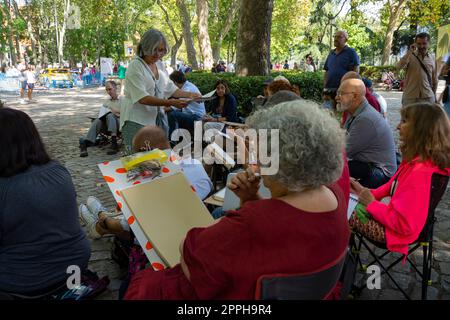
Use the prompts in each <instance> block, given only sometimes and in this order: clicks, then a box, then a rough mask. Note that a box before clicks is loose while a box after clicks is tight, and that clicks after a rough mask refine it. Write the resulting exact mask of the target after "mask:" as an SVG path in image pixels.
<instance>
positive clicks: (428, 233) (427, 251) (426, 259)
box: [351, 173, 449, 300]
mask: <svg viewBox="0 0 450 320" xmlns="http://www.w3.org/2000/svg"><path fill="white" fill-rule="evenodd" d="M448 180H449V177H448V176H444V175H441V174H437V173H434V174H433V175H432V178H431V189H430V204H429V207H428V216H427V220H426V222H425V225H424V227H423V229H422V231H421V233H420V234H419V237H418V238H417V240H416V241H414V242H413V243H411V244H410V246H411V248H410V249H409V250H408V255H407V257H406V260H407V261H408V262H409V263H410V264H411V266H412V267H413V269H414V270H415V271H416V272H417V273H418V274H419V276H420V278H421V279H422V300H426V299H427V291H428V286H429V285H431V280H430V278H431V265H432V260H433V230H434V223H435V222H436V218H435V214H434V213H435V209H436V207H437V205H438V203H439V201H440V200H441V198H442V196H443V195H444V193H445V190H446V188H447V184H448ZM355 238H357V239H358V244H357V243H356V241H355ZM367 242H370V243H371V244H373V245H374V246H375V247H377V248H381V249H385V250H386V251H385V252H384V253H383V254H381V255H377V254H375V252H374V251H373V250H372V249H371V248H370V247H369V245H368V243H367ZM361 246H364V247H365V248H366V249H367V251H368V252H369V254H370V255H371V256H372V258H373V259H374V260H373V261H371V262H370V263H368V264H367V265H364V264H363V263H362V261H361V259H360V256H359V255H360V252H361ZM351 247H352V250H353V252H354V253H355V254H356V256H357V263H358V265H359V266H360V267H361V269H362V270H365V269H367V267H369V266H371V265H373V264H375V263H377V264H378V265H379V266H380V267H381V268H382V269H383V271H382V274H386V275H387V276H388V277H389V278H390V279H391V281H392V282H393V283H394V285H395V286H396V287H397V288H398V289H399V290H400V291H401V292H402V294H403V295H404V296H405V298H406V299H407V300H411V298H410V297H409V296H408V294H407V293H406V292H405V290H403V288H401V286H400V285H399V284H398V283H397V281H395V279H394V277H393V276H392V275H391V274H390V273H389V270H390V269H392V268H393V267H394V266H395V265H397V264H398V263H399V262H400V261H402V260H403V258H404V256H402V257H400V258H398V259H397V260H395V261H394V262H392V263H391V264H390V265H389V266H387V267H386V266H385V265H383V263H382V262H381V260H382V259H383V258H384V257H385V256H387V255H388V254H389V253H391V252H390V251H389V250H387V247H386V244H385V243H380V242H376V241H373V240H371V239H369V238H366V237H365V236H363V235H362V234H360V233H359V232H356V231H354V232H353V234H352V238H351ZM420 247H422V250H423V265H422V271H420V270H419V268H418V267H417V266H416V265H415V263H414V262H413V261H411V259H410V258H409V257H410V255H411V254H412V253H413V252H415V251H416V250H417V249H418V248H420ZM356 288H357V289H359V290H360V291H361V290H362V289H364V287H359V288H358V287H356Z"/></svg>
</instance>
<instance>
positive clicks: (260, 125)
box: [247, 100, 345, 191]
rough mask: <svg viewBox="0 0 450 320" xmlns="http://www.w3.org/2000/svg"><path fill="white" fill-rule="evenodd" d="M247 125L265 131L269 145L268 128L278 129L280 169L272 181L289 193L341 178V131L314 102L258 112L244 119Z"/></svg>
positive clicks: (286, 104) (285, 103) (278, 106)
mask: <svg viewBox="0 0 450 320" xmlns="http://www.w3.org/2000/svg"><path fill="white" fill-rule="evenodd" d="M247 125H248V126H249V127H250V128H253V129H268V134H267V135H268V140H269V141H267V145H268V146H270V145H271V142H270V139H271V138H270V137H271V135H270V129H279V146H278V147H279V170H278V172H277V173H276V174H275V175H273V176H272V177H271V178H272V179H274V180H276V181H278V182H279V183H281V184H283V185H284V186H285V187H286V188H288V189H289V190H293V191H300V190H305V189H312V188H317V187H319V186H321V185H327V184H330V183H332V182H335V181H336V180H338V178H339V177H340V176H341V174H342V169H343V165H344V159H343V152H344V148H345V135H344V131H343V130H342V129H341V128H340V126H339V123H338V121H337V120H336V119H334V118H333V117H332V116H331V115H330V114H329V113H328V112H327V111H325V110H323V109H322V108H321V107H320V106H319V105H318V104H316V103H315V102H312V101H309V100H295V101H289V102H283V103H280V104H277V105H275V106H273V107H270V108H267V109H261V110H258V111H256V112H255V113H254V114H253V115H252V116H250V117H249V118H248V119H247ZM259 143H261V142H259Z"/></svg>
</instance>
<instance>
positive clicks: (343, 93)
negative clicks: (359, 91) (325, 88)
mask: <svg viewBox="0 0 450 320" xmlns="http://www.w3.org/2000/svg"><path fill="white" fill-rule="evenodd" d="M351 93H355V92H354V91H351V92H341V91H338V92H337V93H336V97H341V96H344V95H346V94H351Z"/></svg>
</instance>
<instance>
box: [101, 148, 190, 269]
mask: <svg viewBox="0 0 450 320" xmlns="http://www.w3.org/2000/svg"><path fill="white" fill-rule="evenodd" d="M166 153H167V154H168V159H172V160H175V158H174V156H172V157H171V158H170V151H166ZM97 166H98V167H99V169H100V171H101V173H102V175H103V179H104V180H105V181H106V183H107V185H108V187H109V189H110V191H111V193H112V195H113V196H114V199H115V200H116V204H117V207H118V208H121V210H122V213H123V215H124V217H125V219H126V221H127V223H128V224H129V225H130V228H131V230H133V233H134V234H135V236H136V239H137V240H138V242H139V244H140V245H141V247H142V248H143V249H144V252H145V254H146V256H147V258H148V260H149V261H150V263H151V264H152V266H153V268H154V269H155V270H161V269H164V268H165V267H166V264H165V263H164V262H163V260H162V259H161V258H160V257H159V256H158V254H157V252H156V251H155V249H154V248H153V246H152V245H151V242H150V241H149V239H147V237H146V236H145V234H144V232H143V231H142V229H141V228H140V226H139V224H138V223H137V221H136V219H135V217H134V216H133V215H132V214H131V211H130V209H129V208H128V206H127V204H126V202H125V201H124V199H123V197H122V195H121V193H120V192H121V190H123V189H126V188H130V187H136V186H139V185H141V184H145V183H151V182H152V181H155V180H158V179H160V178H161V177H167V176H171V175H173V174H176V173H178V172H181V169H180V166H179V165H178V162H177V161H167V162H166V163H164V164H163V165H162V169H161V175H160V176H159V177H156V178H154V179H151V178H149V179H136V180H132V181H128V179H127V170H126V169H125V168H124V167H123V164H122V162H121V161H120V160H115V161H108V162H102V163H99V164H98V165H97Z"/></svg>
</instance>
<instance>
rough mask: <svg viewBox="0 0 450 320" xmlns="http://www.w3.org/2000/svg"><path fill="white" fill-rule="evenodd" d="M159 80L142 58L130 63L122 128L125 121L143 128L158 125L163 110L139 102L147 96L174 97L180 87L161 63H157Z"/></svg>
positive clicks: (122, 109) (122, 113)
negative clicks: (157, 117)
mask: <svg viewBox="0 0 450 320" xmlns="http://www.w3.org/2000/svg"><path fill="white" fill-rule="evenodd" d="M156 67H157V68H158V74H159V79H156V77H155V76H154V75H153V72H152V71H151V70H150V68H149V67H148V66H147V65H146V63H145V62H144V61H143V60H142V59H140V58H137V57H136V58H134V59H133V61H131V62H130V64H129V66H128V69H127V74H126V77H125V97H124V99H123V100H122V105H121V109H120V111H121V112H120V128H122V127H123V125H124V124H125V121H132V122H136V123H138V124H141V125H143V126H146V125H154V124H156V115H157V112H158V110H160V112H162V113H163V112H164V110H163V108H158V107H155V106H147V105H144V104H141V103H139V102H138V101H139V100H141V99H142V98H144V97H147V96H153V97H156V98H160V99H167V98H169V97H170V96H172V95H173V93H174V92H175V91H176V90H177V89H178V87H177V86H176V85H175V84H174V83H173V82H172V80H170V78H169V75H168V73H167V71H166V68H165V67H164V64H163V63H162V62H161V61H158V62H157V63H156Z"/></svg>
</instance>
